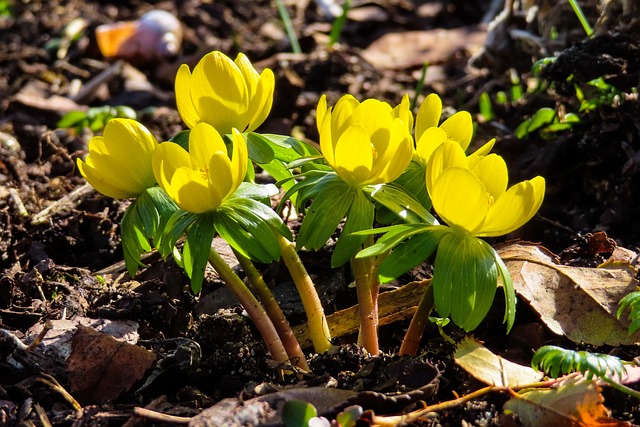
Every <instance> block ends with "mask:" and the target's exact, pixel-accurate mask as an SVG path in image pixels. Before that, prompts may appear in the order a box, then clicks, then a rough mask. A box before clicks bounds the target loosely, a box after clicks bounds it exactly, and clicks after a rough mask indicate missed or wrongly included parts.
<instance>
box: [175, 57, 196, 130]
mask: <svg viewBox="0 0 640 427" xmlns="http://www.w3.org/2000/svg"><path fill="white" fill-rule="evenodd" d="M176 105H177V107H178V113H180V117H182V121H184V123H185V124H186V125H187V126H188V127H189V128H192V127H194V126H195V125H196V123H198V122H199V121H200V117H199V116H198V112H197V111H196V109H195V107H194V105H193V100H192V99H191V71H189V66H188V65H187V64H182V65H181V66H180V68H179V69H178V74H176Z"/></svg>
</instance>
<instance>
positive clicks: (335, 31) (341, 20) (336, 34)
mask: <svg viewBox="0 0 640 427" xmlns="http://www.w3.org/2000/svg"><path fill="white" fill-rule="evenodd" d="M350 9H351V0H345V2H344V5H343V6H342V14H341V15H340V16H338V17H337V18H336V19H335V21H333V25H332V26H331V33H329V47H331V46H333V45H334V44H336V43H338V42H339V41H340V37H341V36H342V29H343V28H344V24H345V23H346V22H347V14H348V13H349V10H350Z"/></svg>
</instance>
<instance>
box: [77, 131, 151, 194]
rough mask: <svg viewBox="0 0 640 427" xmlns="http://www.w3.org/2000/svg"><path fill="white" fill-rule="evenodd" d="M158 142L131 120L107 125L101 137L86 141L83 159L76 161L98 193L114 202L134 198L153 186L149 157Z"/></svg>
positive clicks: (81, 171) (83, 174)
mask: <svg viewBox="0 0 640 427" xmlns="http://www.w3.org/2000/svg"><path fill="white" fill-rule="evenodd" d="M158 146H159V145H158V141H157V140H156V139H155V138H154V137H153V135H152V134H151V132H149V130H148V129H147V128H146V127H144V125H142V124H141V123H138V122H137V121H135V120H131V119H112V120H110V121H109V122H107V125H106V126H105V128H104V134H103V136H94V137H93V138H91V140H90V141H89V155H88V156H87V158H86V160H85V161H83V160H81V159H78V160H77V165H78V169H79V170H80V173H81V174H82V176H83V177H84V178H85V179H86V180H87V181H88V182H89V184H91V186H92V187H93V188H95V189H96V190H97V191H99V192H100V193H102V194H104V195H105V196H109V197H113V198H114V199H127V198H130V197H137V196H138V195H140V194H141V193H142V192H143V191H145V190H146V189H147V188H149V187H153V186H154V185H155V184H156V179H155V178H154V176H153V169H152V167H151V157H152V154H153V152H154V150H155V149H156V147H158Z"/></svg>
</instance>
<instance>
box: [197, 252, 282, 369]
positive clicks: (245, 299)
mask: <svg viewBox="0 0 640 427" xmlns="http://www.w3.org/2000/svg"><path fill="white" fill-rule="evenodd" d="M209 262H210V263H211V265H212V266H213V268H215V270H216V271H217V272H218V274H219V275H220V278H221V279H222V280H223V281H224V282H225V283H226V284H227V285H228V286H229V288H230V289H231V291H232V292H233V293H234V294H235V295H236V297H237V298H238V300H239V301H240V304H242V306H243V307H244V309H245V310H247V313H249V317H251V320H253V322H254V323H255V325H256V327H257V328H258V331H259V332H260V335H262V339H263V340H264V342H265V344H266V345H267V348H268V349H269V352H270V353H271V357H273V360H275V361H276V362H278V363H285V362H287V360H288V359H289V356H288V355H287V352H286V351H285V349H284V346H283V345H282V341H281V340H280V337H279V336H278V332H277V331H276V328H275V327H274V326H273V323H272V322H271V319H269V316H267V313H266V312H265V311H264V308H263V307H262V305H260V302H258V300H257V299H256V297H255V296H254V295H253V294H252V293H251V291H250V290H249V288H247V286H246V285H245V284H244V282H243V281H242V280H241V279H240V278H239V277H238V275H237V274H236V273H235V272H234V271H233V270H232V269H231V267H229V265H228V264H227V263H226V262H225V261H224V260H223V259H222V257H221V256H220V254H219V253H218V252H216V250H215V249H213V248H211V249H210V250H209Z"/></svg>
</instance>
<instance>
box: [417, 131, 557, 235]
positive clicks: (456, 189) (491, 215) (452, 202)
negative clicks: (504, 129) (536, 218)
mask: <svg viewBox="0 0 640 427" xmlns="http://www.w3.org/2000/svg"><path fill="white" fill-rule="evenodd" d="M485 147H486V146H485ZM485 147H483V148H485ZM483 148H481V149H480V150H482V152H481V153H480V154H478V152H476V153H475V154H473V155H471V156H469V157H467V156H465V154H464V150H463V148H462V147H461V146H460V144H458V143H457V142H453V141H446V142H444V143H442V144H441V145H440V146H439V147H438V148H436V150H435V151H434V152H433V155H432V156H431V158H430V159H429V162H428V164H427V173H426V184H427V191H428V192H429V196H430V197H431V200H432V202H433V208H434V209H435V211H436V212H437V213H438V214H439V215H440V217H441V218H442V219H443V220H444V221H445V222H446V223H447V224H448V225H449V226H450V227H451V228H452V229H453V230H454V231H458V232H463V233H466V234H470V235H474V236H480V237H482V236H487V237H488V236H501V235H503V234H507V233H510V232H512V231H514V230H516V229H517V228H519V227H521V226H522V225H524V224H525V223H526V222H527V221H529V220H530V219H531V217H533V215H535V213H536V212H537V211H538V209H539V208H540V204H541V203H542V199H543V198H544V192H545V180H544V178H542V177H540V176H536V177H535V178H533V179H531V180H527V181H522V182H519V183H518V184H515V185H513V186H512V187H510V188H509V189H507V184H508V173H507V165H506V163H505V161H504V159H503V158H502V157H500V156H498V155H497V154H488V155H483V154H484V153H485V152H487V151H488V150H483ZM480 150H479V151H480Z"/></svg>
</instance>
